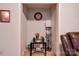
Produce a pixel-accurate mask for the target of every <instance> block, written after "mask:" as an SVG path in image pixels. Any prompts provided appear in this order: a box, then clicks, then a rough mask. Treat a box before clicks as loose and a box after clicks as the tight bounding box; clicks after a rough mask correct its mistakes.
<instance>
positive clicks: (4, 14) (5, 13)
mask: <svg viewBox="0 0 79 59" xmlns="http://www.w3.org/2000/svg"><path fill="white" fill-rule="evenodd" d="M0 22H6V23H8V22H10V10H0Z"/></svg>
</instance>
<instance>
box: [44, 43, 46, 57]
mask: <svg viewBox="0 0 79 59" xmlns="http://www.w3.org/2000/svg"><path fill="white" fill-rule="evenodd" d="M44 47H45V56H46V43H44Z"/></svg>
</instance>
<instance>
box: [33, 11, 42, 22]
mask: <svg viewBox="0 0 79 59" xmlns="http://www.w3.org/2000/svg"><path fill="white" fill-rule="evenodd" d="M42 17H43V16H42V13H41V12H36V13H35V14H34V18H35V20H37V21H39V20H42Z"/></svg>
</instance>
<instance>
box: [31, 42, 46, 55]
mask: <svg viewBox="0 0 79 59" xmlns="http://www.w3.org/2000/svg"><path fill="white" fill-rule="evenodd" d="M34 44H42V45H43V48H44V55H45V56H46V42H31V43H30V56H32V49H33V46H34Z"/></svg>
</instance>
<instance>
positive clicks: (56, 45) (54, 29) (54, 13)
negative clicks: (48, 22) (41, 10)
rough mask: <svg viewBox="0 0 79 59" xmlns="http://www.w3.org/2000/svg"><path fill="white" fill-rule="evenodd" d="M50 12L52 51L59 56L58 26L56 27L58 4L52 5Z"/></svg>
mask: <svg viewBox="0 0 79 59" xmlns="http://www.w3.org/2000/svg"><path fill="white" fill-rule="evenodd" d="M51 11H52V49H53V51H54V53H55V54H56V55H60V49H59V37H58V36H59V32H58V30H59V28H58V27H59V26H58V21H59V20H58V4H56V5H54V8H52V9H51Z"/></svg>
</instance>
